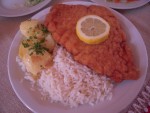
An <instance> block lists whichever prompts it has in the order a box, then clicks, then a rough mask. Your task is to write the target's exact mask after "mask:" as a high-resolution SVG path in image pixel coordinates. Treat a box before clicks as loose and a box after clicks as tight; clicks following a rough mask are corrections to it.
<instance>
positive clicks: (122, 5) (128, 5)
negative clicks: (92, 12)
mask: <svg viewBox="0 0 150 113" xmlns="http://www.w3.org/2000/svg"><path fill="white" fill-rule="evenodd" d="M91 1H93V2H95V3H97V4H100V5H104V6H107V7H111V8H114V9H133V8H137V7H141V6H143V5H145V4H147V3H148V2H149V1H150V0H138V1H134V2H130V3H112V2H107V1H106V0H91Z"/></svg>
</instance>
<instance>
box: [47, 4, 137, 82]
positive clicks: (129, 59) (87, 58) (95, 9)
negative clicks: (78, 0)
mask: <svg viewBox="0 0 150 113" xmlns="http://www.w3.org/2000/svg"><path fill="white" fill-rule="evenodd" d="M91 14H92V15H97V16H100V17H102V18H103V19H105V20H106V21H107V22H108V23H109V25H110V27H111V28H110V33H109V37H108V39H107V40H106V41H104V42H102V43H100V44H95V45H90V44H86V43H84V42H82V41H81V40H80V39H79V38H78V36H77V35H76V23H77V21H78V20H79V19H80V18H81V17H83V16H86V15H91ZM45 25H46V26H47V27H48V30H49V31H50V32H51V33H52V36H53V38H54V39H55V41H56V42H57V43H58V44H60V45H62V46H63V47H65V48H66V49H67V51H68V52H70V53H71V54H72V56H73V58H74V60H76V61H77V62H79V63H81V64H83V65H86V66H87V67H89V68H91V69H92V70H93V71H95V72H96V73H100V74H103V75H106V76H108V77H109V78H111V79H112V80H114V81H115V82H121V81H122V80H129V79H131V80H135V79H138V78H139V72H138V70H137V68H136V67H135V65H134V62H133V56H132V52H131V49H130V47H129V46H128V45H127V44H126V35H125V33H124V31H123V29H122V28H121V26H120V23H119V21H118V20H117V18H116V17H115V16H114V15H113V14H112V13H111V11H109V10H108V9H107V8H105V7H102V6H94V5H91V6H83V5H64V4H57V5H55V6H53V7H52V9H51V10H50V12H49V14H48V15H47V17H46V19H45Z"/></svg>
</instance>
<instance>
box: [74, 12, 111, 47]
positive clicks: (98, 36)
mask: <svg viewBox="0 0 150 113" xmlns="http://www.w3.org/2000/svg"><path fill="white" fill-rule="evenodd" d="M109 31H110V25H109V23H108V22H107V21H106V20H104V19H103V18H101V17H100V16H97V15H87V16H84V17H82V18H80V19H79V20H78V22H77V25H76V33H77V35H78V37H79V39H80V40H82V41H83V42H85V43H87V44H99V43H101V42H103V41H105V40H106V39H107V38H108V35H109Z"/></svg>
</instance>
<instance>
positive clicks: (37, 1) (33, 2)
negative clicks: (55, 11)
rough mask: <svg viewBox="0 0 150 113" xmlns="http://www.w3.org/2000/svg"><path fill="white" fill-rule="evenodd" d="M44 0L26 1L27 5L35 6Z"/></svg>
mask: <svg viewBox="0 0 150 113" xmlns="http://www.w3.org/2000/svg"><path fill="white" fill-rule="evenodd" d="M42 1H44V0H26V1H25V6H27V7H31V6H35V5H37V4H39V3H40V2H42Z"/></svg>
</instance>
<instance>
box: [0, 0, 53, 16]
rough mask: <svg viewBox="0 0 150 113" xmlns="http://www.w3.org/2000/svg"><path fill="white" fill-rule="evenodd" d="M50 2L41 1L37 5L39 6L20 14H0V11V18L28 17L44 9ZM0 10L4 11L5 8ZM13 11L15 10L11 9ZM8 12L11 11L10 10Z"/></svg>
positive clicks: (47, 0) (49, 0)
mask: <svg viewBox="0 0 150 113" xmlns="http://www.w3.org/2000/svg"><path fill="white" fill-rule="evenodd" d="M51 1H52V0H44V1H42V2H41V3H39V4H37V5H35V6H32V7H29V10H28V11H25V12H20V13H16V14H4V13H1V11H0V17H21V16H25V15H29V14H32V13H34V12H36V11H39V10H40V9H42V8H43V7H45V6H46V5H47V4H49V3H50V2H51ZM0 9H3V10H5V8H2V7H0ZM8 10H9V9H8ZM13 10H14V11H15V10H17V9H13ZM21 10H22V9H21ZM24 10H26V9H24ZM10 11H12V9H10ZM37 13H38V12H37Z"/></svg>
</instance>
